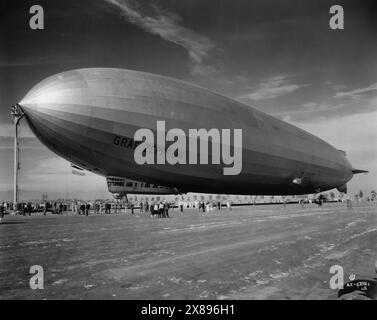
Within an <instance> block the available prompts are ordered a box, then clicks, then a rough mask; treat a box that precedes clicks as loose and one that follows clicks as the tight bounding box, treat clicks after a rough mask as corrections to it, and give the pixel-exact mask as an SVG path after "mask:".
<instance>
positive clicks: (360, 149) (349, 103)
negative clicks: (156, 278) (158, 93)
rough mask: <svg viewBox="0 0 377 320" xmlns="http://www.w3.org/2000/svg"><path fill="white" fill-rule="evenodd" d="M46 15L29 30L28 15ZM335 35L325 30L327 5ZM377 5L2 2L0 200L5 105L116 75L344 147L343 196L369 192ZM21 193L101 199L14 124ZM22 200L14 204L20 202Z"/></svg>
mask: <svg viewBox="0 0 377 320" xmlns="http://www.w3.org/2000/svg"><path fill="white" fill-rule="evenodd" d="M34 4H39V5H41V6H42V7H43V9H44V29H43V30H31V29H30V27H29V20H30V18H31V16H32V15H31V14H30V13H29V9H30V7H31V6H32V5H34ZM334 4H337V5H341V6H342V7H343V9H344V29H343V30H332V29H331V28H330V27H329V20H330V18H331V14H330V13H329V10H330V7H331V6H332V5H334ZM376 13H377V1H367V0H363V1H360V0H352V1H350V0H343V1H341V0H336V1H335V0H334V1H332V0H316V1H302V0H273V1H272V0H250V1H243V0H232V1H226V0H216V1H215V0H208V1H202V0H201V1H199V0H190V1H188V0H180V1H176V0H163V1H162V0H161V1H158V0H150V1H149V0H148V1H135V0H76V1H67V0H65V1H61V0H54V1H41V0H38V1H35V0H34V1H2V2H1V4H0V197H1V194H6V193H7V192H8V194H9V192H10V191H11V190H12V189H13V186H12V181H13V140H12V136H13V131H12V130H13V127H12V124H11V122H10V117H9V111H10V106H11V105H13V104H15V103H17V102H19V101H20V100H21V99H22V98H23V96H24V95H26V93H27V92H28V91H29V90H30V89H31V88H32V86H33V85H35V84H36V83H38V82H39V81H41V80H43V79H44V78H46V77H48V76H50V75H52V74H55V73H58V72H62V71H66V70H70V69H75V68H86V67H117V68H126V69H133V70H140V71H147V72H152V73H157V74H162V75H166V76H169V77H174V78H177V79H181V80H185V81H188V82H192V83H195V84H198V85H201V86H203V87H206V88H209V89H211V90H214V91H217V92H219V93H221V94H224V95H226V96H229V97H231V98H234V99H236V100H239V101H241V102H243V103H245V104H247V105H250V106H252V107H255V108H257V109H259V110H261V111H264V112H266V113H268V114H271V115H273V116H275V117H278V118H280V119H282V120H284V121H287V122H289V123H291V124H294V125H296V126H298V127H300V128H302V129H304V130H307V131H309V132H311V133H313V134H315V135H317V136H319V137H320V138H322V139H324V140H325V141H327V142H329V143H330V144H332V145H334V146H335V147H336V148H338V149H341V150H344V151H346V153H347V157H348V159H349V160H350V161H351V163H352V164H353V166H354V167H355V168H358V169H366V170H369V171H370V172H369V174H367V175H357V176H355V177H354V178H353V180H352V181H351V182H350V183H349V184H348V186H349V190H350V192H351V193H355V192H358V191H359V190H364V193H365V192H369V191H370V190H372V189H377V185H376V182H377V161H376V159H377V129H376V128H377V127H376V123H377V38H376V35H377V19H376V18H375V14H376ZM21 137H22V138H21V171H20V188H21V190H22V192H24V194H26V193H27V192H36V193H38V194H41V193H48V194H49V195H50V196H56V197H58V196H62V197H64V196H67V195H68V196H69V197H73V196H77V197H78V198H80V197H82V198H85V197H89V198H95V197H109V193H108V192H107V187H106V183H105V179H104V178H103V177H98V176H95V175H93V174H90V173H87V174H86V176H85V177H81V176H77V175H73V174H72V172H71V171H72V170H71V168H70V164H69V163H67V162H66V161H65V160H62V159H60V158H59V157H58V156H56V155H55V154H54V153H52V152H51V151H49V150H48V149H47V148H46V147H44V146H43V145H42V144H41V143H40V142H39V141H38V140H37V139H36V138H35V137H34V135H33V134H32V133H31V131H30V130H29V129H28V127H27V125H26V124H24V123H22V124H21ZM22 192H21V196H22Z"/></svg>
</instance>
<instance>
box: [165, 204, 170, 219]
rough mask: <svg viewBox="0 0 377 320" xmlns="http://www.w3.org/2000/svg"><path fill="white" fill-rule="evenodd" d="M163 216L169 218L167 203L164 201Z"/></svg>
mask: <svg viewBox="0 0 377 320" xmlns="http://www.w3.org/2000/svg"><path fill="white" fill-rule="evenodd" d="M164 216H165V218H170V217H169V203H168V202H166V201H165V203H164Z"/></svg>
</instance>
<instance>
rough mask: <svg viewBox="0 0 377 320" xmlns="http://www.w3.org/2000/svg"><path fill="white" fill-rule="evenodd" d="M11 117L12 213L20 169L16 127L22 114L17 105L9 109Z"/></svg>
mask: <svg viewBox="0 0 377 320" xmlns="http://www.w3.org/2000/svg"><path fill="white" fill-rule="evenodd" d="M10 114H11V117H12V121H13V124H14V129H15V135H14V176H13V179H14V180H13V213H15V212H16V210H17V203H18V170H19V168H20V163H19V159H18V152H19V150H18V125H19V122H20V120H21V119H22V117H23V116H24V113H23V111H22V109H21V108H20V106H19V105H18V104H15V105H14V106H12V108H11V112H10Z"/></svg>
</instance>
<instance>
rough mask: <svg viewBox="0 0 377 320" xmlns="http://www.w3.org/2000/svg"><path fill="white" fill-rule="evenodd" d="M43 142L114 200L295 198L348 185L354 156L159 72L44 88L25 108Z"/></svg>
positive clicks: (94, 73) (91, 73) (106, 73)
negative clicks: (95, 177) (133, 196)
mask: <svg viewBox="0 0 377 320" xmlns="http://www.w3.org/2000/svg"><path fill="white" fill-rule="evenodd" d="M17 107H19V108H20V109H21V110H22V112H23V113H24V115H25V118H26V121H27V123H28V125H29V126H30V128H31V130H32V131H33V132H34V134H35V135H36V136H37V137H38V139H39V140H40V141H41V142H42V143H43V144H44V145H45V146H47V148H49V149H50V150H52V151H53V152H54V153H56V154H57V155H59V156H61V157H62V158H64V159H66V160H67V161H69V162H71V163H72V164H73V165H74V166H75V167H76V168H81V169H85V170H88V171H91V172H93V173H96V174H99V175H102V176H104V177H106V179H107V184H108V188H109V191H111V192H113V193H118V194H119V193H123V194H125V195H126V194H127V193H137V194H143V193H144V194H180V193H187V192H198V193H215V194H240V195H243V194H244V195H250V194H252V195H292V194H297V195H298V194H310V193H318V192H322V191H325V190H329V189H333V188H338V190H340V191H342V192H346V184H347V182H348V181H349V180H350V179H351V178H352V177H353V175H354V174H355V173H360V172H365V171H363V170H357V169H353V167H352V165H351V164H350V162H349V161H348V160H347V158H346V154H345V152H344V151H340V150H337V149H336V148H335V147H333V146H331V145H330V144H328V143H326V142H325V141H323V140H321V139H320V138H318V137H316V136H314V135H312V134H310V133H308V132H306V131H304V130H302V129H300V128H298V127H295V126H293V125H291V124H289V123H286V122H284V121H281V120H280V119H277V118H274V117H273V116H271V115H268V114H266V113H264V112H262V111H260V110H257V109H255V108H253V107H250V106H248V105H246V104H243V103H241V102H239V101H236V100H234V99H231V98H228V97H226V96H224V95H221V94H219V93H216V92H213V91H210V90H208V89H205V88H203V87H200V86H197V85H194V84H190V83H187V82H184V81H181V80H177V79H173V78H169V77H166V76H161V75H157V74H152V73H146V72H140V71H133V70H125V69H117V68H87V69H76V70H71V71H66V72H62V73H59V74H56V75H53V76H51V77H48V78H47V79H45V80H43V81H41V82H40V83H38V84H37V85H35V86H34V87H33V88H32V89H31V90H30V91H29V92H28V93H27V94H26V96H25V97H24V98H23V99H22V100H21V101H20V102H19V103H18V104H17Z"/></svg>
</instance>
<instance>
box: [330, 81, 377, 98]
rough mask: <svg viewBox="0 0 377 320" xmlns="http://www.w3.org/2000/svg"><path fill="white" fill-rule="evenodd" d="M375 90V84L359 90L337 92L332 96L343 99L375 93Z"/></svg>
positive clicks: (376, 87) (376, 85) (376, 88)
mask: <svg viewBox="0 0 377 320" xmlns="http://www.w3.org/2000/svg"><path fill="white" fill-rule="evenodd" d="M376 90H377V83H374V84H372V85H370V86H368V87H365V88H359V89H355V90H351V91H344V92H338V93H336V94H335V95H334V98H344V97H357V96H359V95H361V94H363V93H367V92H371V91H376Z"/></svg>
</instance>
